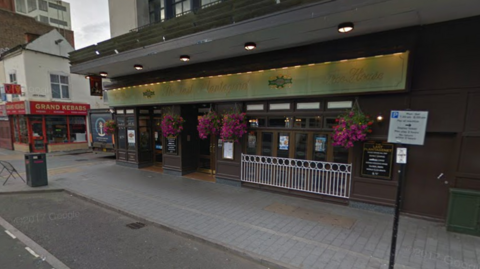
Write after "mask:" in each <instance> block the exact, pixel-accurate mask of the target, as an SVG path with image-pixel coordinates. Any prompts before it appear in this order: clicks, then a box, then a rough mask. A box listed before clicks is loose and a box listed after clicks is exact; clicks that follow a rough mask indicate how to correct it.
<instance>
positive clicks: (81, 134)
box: [68, 117, 87, 142]
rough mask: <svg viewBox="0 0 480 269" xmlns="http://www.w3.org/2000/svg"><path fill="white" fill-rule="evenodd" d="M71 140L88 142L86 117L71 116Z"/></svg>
mask: <svg viewBox="0 0 480 269" xmlns="http://www.w3.org/2000/svg"><path fill="white" fill-rule="evenodd" d="M68 120H69V125H70V142H87V126H86V125H85V117H69V119H68Z"/></svg>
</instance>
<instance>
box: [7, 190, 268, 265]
mask: <svg viewBox="0 0 480 269" xmlns="http://www.w3.org/2000/svg"><path fill="white" fill-rule="evenodd" d="M0 204H1V205H2V207H0V215H1V216H2V217H3V218H4V219H6V220H7V221H8V222H9V223H12V224H13V225H15V226H16V227H17V228H18V229H19V230H21V231H22V232H23V233H24V234H26V235H27V236H28V237H29V238H31V239H32V240H33V241H35V242H37V243H38V244H39V245H41V246H43V247H44V248H45V249H48V251H49V253H51V254H52V255H54V256H55V257H56V258H57V259H59V260H61V261H62V262H63V263H64V264H65V265H66V266H68V268H71V269H92V268H94V269H103V268H105V269H140V268H142V269H157V268H179V269H180V268H189V269H204V268H209V269H224V268H229V269H262V268H263V269H266V268H267V267H265V266H262V265H260V264H258V263H255V262H253V261H250V260H247V259H243V258H240V257H238V256H236V255H233V254H231V253H228V252H226V251H223V250H218V249H217V248H214V247H212V246H208V245H206V244H204V243H200V242H197V241H195V240H191V239H188V238H185V237H183V236H179V235H175V234H173V233H171V232H169V231H165V230H164V229H160V228H158V227H155V226H152V225H148V224H147V225H132V224H138V223H139V221H138V220H137V219H134V218H132V217H128V216H125V215H123V214H121V213H119V212H116V211H112V210H109V209H106V208H103V207H100V206H97V205H95V204H92V203H89V202H88V201H85V200H82V199H79V198H77V197H75V196H72V195H69V194H68V193H65V192H43V193H28V194H10V195H0ZM5 236H7V234H5ZM3 246H4V244H3V242H2V236H1V234H0V249H1V248H2V247H3ZM4 248H8V247H4ZM23 252H24V253H22V254H24V255H23V256H26V258H28V259H30V260H32V258H33V256H31V255H30V254H29V253H28V252H27V251H26V250H25V249H23ZM0 253H1V252H0ZM7 253H9V252H7ZM27 254H28V255H27ZM23 256H22V257H23ZM28 256H30V257H28ZM12 258H13V260H14V261H16V260H17V259H15V257H12ZM49 260H50V258H49V257H46V261H49ZM3 262H4V261H1V262H0V263H3ZM26 265H36V264H35V263H31V264H29V263H26ZM1 268H4V269H13V268H19V269H28V268H40V269H44V268H45V269H47V268H48V269H51V268H52V266H50V267H47V266H46V265H45V266H42V267H32V266H30V267H28V266H24V265H23V264H22V265H21V266H10V264H4V266H2V267H1ZM55 268H57V269H60V268H58V267H55Z"/></svg>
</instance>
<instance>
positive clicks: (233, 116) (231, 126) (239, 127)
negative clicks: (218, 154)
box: [220, 112, 247, 142]
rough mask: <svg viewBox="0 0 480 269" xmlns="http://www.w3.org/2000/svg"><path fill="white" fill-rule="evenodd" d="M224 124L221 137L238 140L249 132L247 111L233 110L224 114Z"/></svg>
mask: <svg viewBox="0 0 480 269" xmlns="http://www.w3.org/2000/svg"><path fill="white" fill-rule="evenodd" d="M222 123H223V126H222V130H221V132H220V137H221V138H222V140H223V141H225V140H234V141H235V142H238V141H239V140H240V138H242V136H243V135H244V134H246V133H247V117H246V114H245V113H238V112H232V113H230V114H225V115H223V122H222Z"/></svg>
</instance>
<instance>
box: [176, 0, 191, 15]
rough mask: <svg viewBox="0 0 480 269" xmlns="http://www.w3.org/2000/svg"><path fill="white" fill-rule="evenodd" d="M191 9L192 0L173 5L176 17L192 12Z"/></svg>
mask: <svg viewBox="0 0 480 269" xmlns="http://www.w3.org/2000/svg"><path fill="white" fill-rule="evenodd" d="M190 9H191V5H190V0H175V2H174V4H173V12H174V14H175V16H176V17H178V16H181V15H184V13H185V12H187V11H190Z"/></svg>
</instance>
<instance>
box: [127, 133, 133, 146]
mask: <svg viewBox="0 0 480 269" xmlns="http://www.w3.org/2000/svg"><path fill="white" fill-rule="evenodd" d="M127 139H128V140H127V141H128V144H135V130H127Z"/></svg>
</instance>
